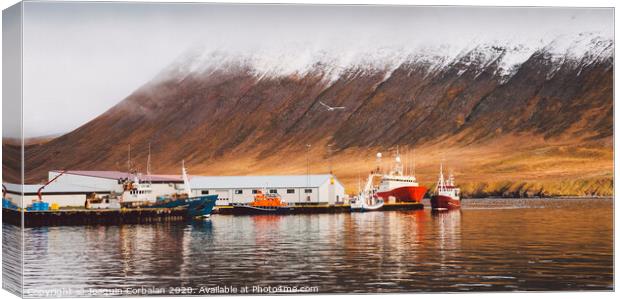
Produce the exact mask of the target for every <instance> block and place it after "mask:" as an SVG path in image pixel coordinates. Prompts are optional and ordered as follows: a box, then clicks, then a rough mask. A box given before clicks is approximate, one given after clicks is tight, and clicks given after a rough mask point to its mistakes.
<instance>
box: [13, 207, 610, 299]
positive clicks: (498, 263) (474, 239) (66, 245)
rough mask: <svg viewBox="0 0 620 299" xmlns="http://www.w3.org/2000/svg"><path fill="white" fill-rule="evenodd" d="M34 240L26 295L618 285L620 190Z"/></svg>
mask: <svg viewBox="0 0 620 299" xmlns="http://www.w3.org/2000/svg"><path fill="white" fill-rule="evenodd" d="M427 206H428V205H427ZM11 229H13V230H15V231H17V230H16V229H15V228H10V227H9V228H8V230H9V232H8V233H10V230H11ZM6 230H7V227H6V226H5V234H7V232H6ZM24 244H25V248H24V272H25V279H24V284H25V289H26V294H27V295H28V294H33V295H34V294H36V295H41V293H36V292H43V291H46V290H63V292H67V291H68V292H74V293H72V295H76V294H79V292H80V291H83V290H91V291H92V290H98V289H99V290H102V289H110V288H119V289H126V288H153V289H155V288H166V291H167V292H171V291H172V292H186V293H187V292H189V293H192V294H196V295H198V294H201V293H199V292H200V288H201V287H202V288H203V289H202V291H203V292H204V291H207V290H208V289H205V288H206V287H218V286H219V287H220V288H222V289H219V290H220V291H221V290H224V289H223V288H224V287H225V286H227V287H234V288H237V291H241V290H242V288H243V287H245V286H248V287H249V292H252V291H253V288H255V287H256V286H261V287H267V286H274V287H275V286H286V287H315V288H314V289H310V290H311V291H318V292H330V293H331V292H371V293H374V292H409V291H425V292H428V291H514V290H584V289H589V290H590V289H595V290H610V289H613V202H612V200H611V199H525V200H524V199H479V200H467V201H466V202H465V205H464V207H463V209H462V210H461V211H454V212H447V213H440V214H435V213H431V211H430V210H429V209H425V210H420V211H412V212H370V213H355V214H321V215H295V216H225V215H214V216H212V218H211V220H208V221H205V222H200V223H170V224H159V225H126V226H96V227H93V226H91V227H86V226H78V227H50V228H31V229H26V230H25V234H24ZM169 287H187V288H186V289H168V288H169ZM213 290H214V289H211V291H213ZM254 291H255V292H256V291H258V292H261V291H260V290H257V289H254ZM262 291H263V292H264V291H265V289H263V290H262Z"/></svg>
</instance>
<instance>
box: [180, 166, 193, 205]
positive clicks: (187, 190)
mask: <svg viewBox="0 0 620 299" xmlns="http://www.w3.org/2000/svg"><path fill="white" fill-rule="evenodd" d="M181 173H182V176H183V189H184V192H185V193H186V194H187V196H189V197H191V196H192V188H191V187H190V185H189V177H188V176H187V169H186V168H185V160H182V162H181Z"/></svg>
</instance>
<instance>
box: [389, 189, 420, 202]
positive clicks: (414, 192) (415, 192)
mask: <svg viewBox="0 0 620 299" xmlns="http://www.w3.org/2000/svg"><path fill="white" fill-rule="evenodd" d="M426 190H427V189H426V187H423V186H415V187H414V186H410V187H400V188H396V189H392V190H390V191H385V192H377V196H378V197H381V198H383V200H385V201H387V200H389V199H390V196H393V197H394V198H396V201H397V202H401V201H404V202H420V201H422V198H424V194H426Z"/></svg>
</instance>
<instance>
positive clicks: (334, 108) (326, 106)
mask: <svg viewBox="0 0 620 299" xmlns="http://www.w3.org/2000/svg"><path fill="white" fill-rule="evenodd" d="M319 103H320V104H321V105H323V106H325V108H327V111H334V110H343V109H344V107H332V106H329V105H327V104H325V103H323V102H321V101H319Z"/></svg>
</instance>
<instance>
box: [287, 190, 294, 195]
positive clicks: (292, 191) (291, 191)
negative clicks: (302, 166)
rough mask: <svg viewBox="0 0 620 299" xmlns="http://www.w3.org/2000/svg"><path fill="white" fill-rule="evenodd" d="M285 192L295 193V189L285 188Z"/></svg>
mask: <svg viewBox="0 0 620 299" xmlns="http://www.w3.org/2000/svg"><path fill="white" fill-rule="evenodd" d="M286 193H288V194H295V189H286Z"/></svg>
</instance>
